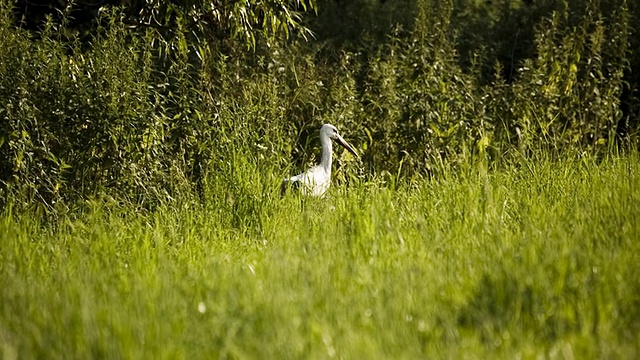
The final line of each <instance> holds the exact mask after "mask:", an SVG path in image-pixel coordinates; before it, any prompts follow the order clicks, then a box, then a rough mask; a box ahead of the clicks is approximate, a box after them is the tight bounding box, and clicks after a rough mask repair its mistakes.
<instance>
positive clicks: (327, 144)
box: [282, 124, 358, 196]
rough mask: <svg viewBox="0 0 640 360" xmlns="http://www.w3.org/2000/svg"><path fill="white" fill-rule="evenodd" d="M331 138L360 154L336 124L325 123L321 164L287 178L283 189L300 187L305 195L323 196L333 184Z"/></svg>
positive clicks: (322, 134) (321, 142) (321, 133)
mask: <svg viewBox="0 0 640 360" xmlns="http://www.w3.org/2000/svg"><path fill="white" fill-rule="evenodd" d="M331 140H336V141H337V142H338V144H340V145H342V146H343V147H344V148H345V149H347V150H348V151H350V152H351V153H352V154H353V155H355V156H358V154H356V152H355V150H354V149H353V147H351V145H349V144H348V143H347V142H346V141H345V140H344V139H343V138H342V136H340V134H338V129H336V127H335V126H333V125H329V124H324V125H322V127H321V128H320V144H321V145H322V158H321V160H320V164H318V165H315V166H312V167H311V168H310V169H309V170H307V171H305V172H303V173H301V174H298V175H296V176H292V177H290V178H288V179H285V180H284V182H283V183H282V188H283V190H286V188H287V187H289V186H290V187H294V188H299V189H300V191H301V192H302V194H303V195H309V196H322V195H324V194H325V193H326V192H327V190H329V187H330V186H331V162H332V158H333V149H332V147H333V146H332V142H331Z"/></svg>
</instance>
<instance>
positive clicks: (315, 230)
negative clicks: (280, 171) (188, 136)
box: [0, 157, 640, 359]
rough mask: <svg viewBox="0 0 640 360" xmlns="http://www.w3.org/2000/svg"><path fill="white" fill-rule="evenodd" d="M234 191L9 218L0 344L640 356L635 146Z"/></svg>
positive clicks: (210, 352) (147, 351)
mask: <svg viewBox="0 0 640 360" xmlns="http://www.w3.org/2000/svg"><path fill="white" fill-rule="evenodd" d="M244 181H249V179H244ZM244 186H245V187H244V189H246V190H247V191H248V193H247V194H246V196H242V197H239V196H235V197H234V198H233V199H227V200H221V201H226V203H224V204H222V203H217V202H216V203H214V204H210V205H209V206H206V207H202V208H197V207H195V206H177V205H176V206H175V207H171V208H170V207H163V208H160V209H158V210H157V211H155V212H154V213H152V214H144V213H136V212H134V211H130V210H126V209H119V208H117V207H114V206H97V205H96V206H94V207H93V208H92V210H91V211H89V212H87V213H86V214H85V215H82V216H80V217H78V218H76V219H73V220H72V219H61V220H60V221H58V223H57V224H56V226H55V228H53V227H52V226H50V225H45V224H42V223H40V222H38V221H36V220H34V219H32V218H29V217H28V216H26V215H23V216H9V217H4V218H2V219H1V220H0V234H1V235H0V236H1V237H2V240H1V241H0V289H1V290H0V349H1V351H2V354H3V357H4V358H6V359H10V358H65V359H66V358H104V357H108V358H216V357H222V358H331V357H336V358H362V359H365V358H418V357H428V358H432V357H449V358H493V357H501V358H515V357H519V356H520V357H523V358H535V357H537V356H544V357H549V358H577V359H579V358H598V357H600V358H634V357H637V356H638V350H639V345H638V344H640V336H639V335H638V333H639V330H640V320H638V319H640V280H639V279H640V277H638V275H637V274H639V273H640V265H639V264H640V256H639V254H640V253H639V252H638V250H639V240H640V221H638V219H640V162H639V161H638V160H637V159H636V158H635V157H629V158H624V159H614V160H607V161H604V162H603V163H601V164H598V165H596V164H594V163H591V162H589V161H564V162H549V161H541V162H539V163H530V164H528V166H521V167H514V168H511V169H508V170H503V171H498V172H495V173H489V174H487V173H486V172H484V171H482V170H481V169H480V170H474V171H469V172H468V173H467V174H461V173H458V174H457V175H449V176H446V177H442V178H434V179H432V180H422V181H417V182H415V183H413V184H411V185H403V186H400V187H399V188H397V189H395V190H391V189H390V188H389V187H385V186H384V185H372V184H362V186H355V185H352V186H350V187H346V188H345V187H341V186H335V187H334V188H332V190H331V195H330V197H329V198H327V199H322V200H319V199H300V198H298V197H295V196H287V197H284V198H278V197H277V196H271V195H268V196H266V197H264V196H260V195H259V194H258V193H257V192H258V191H260V190H259V188H260V186H256V185H255V184H254V185H251V184H245V185H244ZM252 191H253V192H252ZM230 203H233V204H232V205H233V206H231V205H230ZM258 203H259V204H258ZM231 208H232V209H236V211H239V212H240V213H237V214H229V213H228V211H227V209H231ZM256 209H257V210H256ZM229 219H234V220H229Z"/></svg>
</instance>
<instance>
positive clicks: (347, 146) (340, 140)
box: [336, 134, 359, 157]
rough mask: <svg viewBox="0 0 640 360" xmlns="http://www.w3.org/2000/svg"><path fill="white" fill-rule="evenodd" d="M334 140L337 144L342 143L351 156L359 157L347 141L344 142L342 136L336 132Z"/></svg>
mask: <svg viewBox="0 0 640 360" xmlns="http://www.w3.org/2000/svg"><path fill="white" fill-rule="evenodd" d="M336 140H337V141H338V144H340V145H342V146H343V147H344V148H345V149H347V150H349V152H350V153H352V154H353V156H355V157H359V156H358V153H356V151H355V150H354V149H353V147H352V146H351V145H349V143H348V142H346V141H345V140H344V139H343V138H342V136H340V135H338V134H336Z"/></svg>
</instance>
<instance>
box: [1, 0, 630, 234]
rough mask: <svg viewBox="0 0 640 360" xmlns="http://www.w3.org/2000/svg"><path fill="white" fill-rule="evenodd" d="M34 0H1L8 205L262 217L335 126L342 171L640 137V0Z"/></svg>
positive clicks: (625, 142)
mask: <svg viewBox="0 0 640 360" xmlns="http://www.w3.org/2000/svg"><path fill="white" fill-rule="evenodd" d="M25 4H26V3H25ZM25 4H23V3H22V2H17V3H14V2H11V1H3V2H2V6H0V128H1V129H0V198H1V201H2V206H3V207H5V206H6V205H7V204H10V203H11V204H22V206H31V205H37V206H39V207H41V208H43V209H46V210H47V211H49V212H51V213H55V212H57V211H61V210H66V209H67V208H68V206H70V205H71V204H74V203H76V202H77V200H81V199H87V198H92V197H97V196H102V195H109V196H112V197H115V198H117V199H119V200H123V201H128V202H133V203H135V204H138V205H140V206H142V207H145V208H149V207H153V206H155V205H157V204H159V203H162V202H165V201H171V200H172V199H177V198H179V199H191V198H193V199H196V198H199V199H201V200H202V201H207V202H212V203H214V204H216V205H217V206H219V207H220V209H221V212H222V210H224V209H232V210H233V209H235V210H237V209H238V208H239V207H244V209H243V210H245V211H243V212H241V213H246V212H247V211H246V210H248V212H249V213H251V212H255V211H260V204H261V203H264V202H265V201H268V199H269V197H270V195H271V194H273V193H274V192H276V191H277V189H278V186H277V185H278V182H279V181H280V179H281V178H282V177H283V176H284V175H285V174H288V173H290V172H293V171H295V170H298V169H299V168H301V167H302V166H303V165H306V164H308V163H310V162H311V161H313V160H314V156H316V154H317V153H318V152H317V129H318V128H319V126H320V125H321V124H322V123H325V122H329V123H333V124H334V125H336V126H337V127H338V128H339V129H340V130H342V132H343V133H344V134H345V135H346V137H347V139H348V140H349V141H351V142H352V143H353V144H354V145H355V146H356V148H357V149H358V150H359V151H360V152H361V153H362V163H361V165H362V166H359V167H356V166H349V167H345V168H344V171H341V168H340V165H341V164H343V163H344V162H352V163H354V159H352V158H350V157H348V156H344V157H343V156H342V153H338V155H337V161H338V165H337V166H338V174H337V175H338V179H339V180H341V181H350V180H354V179H357V177H362V176H364V175H365V174H366V176H373V175H376V174H402V175H403V176H407V177H413V176H431V175H433V174H437V173H438V172H439V171H441V169H443V168H444V167H449V166H454V167H455V166H460V165H463V164H466V163H468V162H469V161H470V160H473V159H481V160H482V161H485V160H488V161H489V163H490V164H492V165H499V164H500V162H501V161H510V159H511V158H513V159H518V158H519V157H521V156H533V155H535V154H536V153H537V152H540V151H551V152H552V153H554V154H558V153H562V152H571V151H579V152H583V151H587V152H592V153H595V154H604V153H607V152H611V151H614V150H615V151H617V150H618V149H619V148H625V149H626V148H633V149H635V148H637V144H638V142H637V141H638V134H639V132H638V130H639V128H640V120H639V119H640V116H639V115H640V106H639V105H640V101H639V100H638V98H639V96H638V88H639V77H638V75H637V71H638V70H637V69H639V68H640V67H639V66H640V45H639V44H640V41H639V40H638V39H639V38H640V36H639V35H638V29H636V28H635V27H634V24H636V23H637V21H638V19H639V18H640V16H639V15H640V5H638V4H637V2H628V1H626V0H600V1H596V0H579V1H572V2H571V3H569V2H567V1H552V0H540V1H531V0H529V1H526V0H524V1H511V0H494V1H491V2H486V1H474V0H458V1H445V2H436V1H432V0H413V1H409V0H405V1H397V2H389V1H378V0H357V1H351V2H338V1H330V0H322V1H317V2H315V1H308V2H304V1H295V2H284V1H283V2H270V3H268V4H270V5H265V4H264V3H262V2H259V1H255V2H249V3H246V2H226V3H225V2H212V3H211V4H210V7H207V6H209V5H206V4H204V2H198V1H192V2H185V4H183V5H182V6H179V5H167V4H166V3H163V2H145V3H137V2H127V3H124V2H122V3H119V2H117V1H113V2H107V3H104V4H102V7H101V8H95V5H92V4H84V3H82V2H79V3H69V4H67V5H66V6H65V7H62V8H60V9H48V10H47V11H48V12H47V11H44V10H43V11H40V12H39V13H38V14H37V15H38V16H36V15H34V11H35V10H33V9H34V8H33V7H29V6H27V5H25ZM225 4H226V6H228V7H225V8H224V9H223V10H224V11H226V13H225V12H223V10H220V9H222V8H220V7H216V6H222V5H225ZM92 6H94V7H92ZM41 10H42V9H41ZM285 10H286V11H285ZM225 14H226V15H225ZM233 14H236V15H237V14H245V15H242V16H244V17H242V16H235V17H233V16H231V15H233ZM152 15H153V16H152ZM223 15H225V16H227V15H228V16H227V17H225V16H223ZM266 15H274V16H272V17H270V16H266ZM216 16H217V17H216ZM230 19H240V20H238V22H237V23H233V22H232V21H231V20H230ZM265 19H274V20H272V21H271V22H269V21H267V20H265ZM311 32H313V33H314V34H315V37H314V38H311V37H310V36H309V35H310V33H311ZM307 40H309V41H307ZM513 154H516V155H517V156H515V157H513V156H512V155H513ZM236 213H240V212H237V211H236ZM233 216H234V215H233V212H231V214H230V215H228V216H227V217H226V218H224V219H221V220H222V221H228V222H229V223H233V222H238V221H242V219H234V217H233Z"/></svg>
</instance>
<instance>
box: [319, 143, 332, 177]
mask: <svg viewBox="0 0 640 360" xmlns="http://www.w3.org/2000/svg"><path fill="white" fill-rule="evenodd" d="M320 144H321V145H322V159H321V160H320V165H322V167H323V168H324V171H326V172H327V173H331V160H332V159H331V156H332V155H331V154H332V152H331V150H332V149H331V146H332V144H331V139H329V138H328V137H321V138H320Z"/></svg>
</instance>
